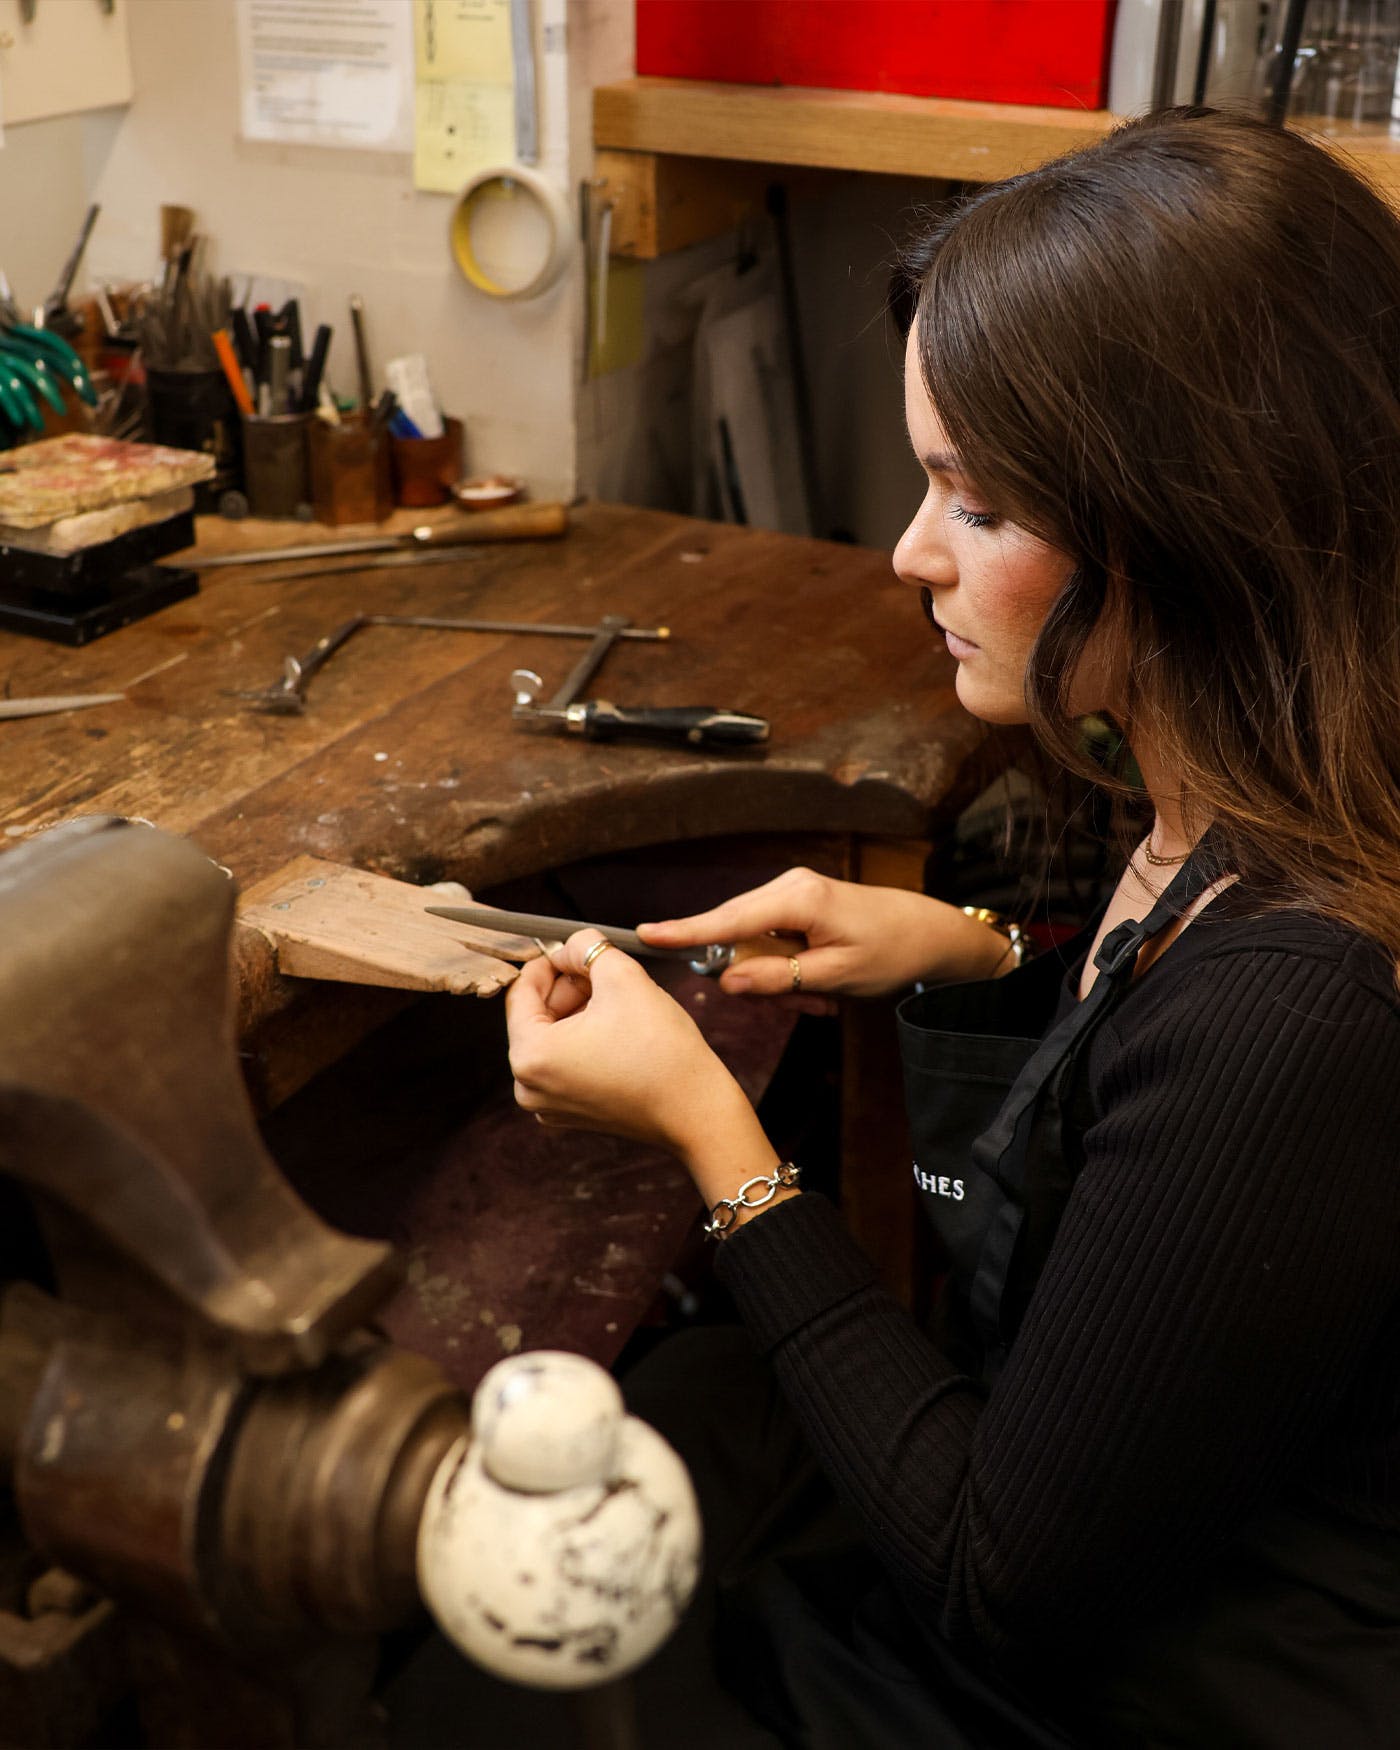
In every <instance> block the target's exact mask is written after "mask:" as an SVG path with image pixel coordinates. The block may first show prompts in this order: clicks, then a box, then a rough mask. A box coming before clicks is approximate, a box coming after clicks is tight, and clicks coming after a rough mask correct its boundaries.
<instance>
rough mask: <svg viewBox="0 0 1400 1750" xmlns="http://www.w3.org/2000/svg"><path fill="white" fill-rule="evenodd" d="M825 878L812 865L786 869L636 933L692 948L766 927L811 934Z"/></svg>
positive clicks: (665, 943) (764, 931) (758, 932)
mask: <svg viewBox="0 0 1400 1750" xmlns="http://www.w3.org/2000/svg"><path fill="white" fill-rule="evenodd" d="M827 886H828V883H827V881H826V879H825V877H823V876H821V875H818V874H816V873H815V872H814V871H813V870H811V869H789V870H787V871H786V873H784V874H782V875H779V876H778V877H777V878H776V879H775V880H773V881H768V882H765V883H764V885H763V886H762V887H755V888H753V889H752V890H751V891H750V892H748V893H740V894H737V895H736V896H735V897H734V898H733V899H727V900H725V902H724V904H723V905H717V906H715V907H713V909H712V910H710V911H702V912H696V913H695V914H694V915H693V916H691V917H685V918H667V919H664V920H662V921H659V922H657V923H653V924H640V925H638V928H637V933H638V935H640V936H641V937H642V938H643V940H644V941H647V942H649V943H651V945H652V946H653V947H656V948H693V947H696V946H697V945H699V944H700V943H703V942H738V941H742V940H743V939H744V938H745V937H748V936H762V935H766V934H767V933H768V932H769V931H770V930H783V931H786V932H787V933H789V934H804V935H805V934H808V933H810V930H811V927H812V924H813V921H814V919H815V917H816V915H817V914H818V912H819V910H820V907H821V902H822V898H823V896H824V894H825V891H826V888H827Z"/></svg>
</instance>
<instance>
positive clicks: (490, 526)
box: [181, 504, 569, 571]
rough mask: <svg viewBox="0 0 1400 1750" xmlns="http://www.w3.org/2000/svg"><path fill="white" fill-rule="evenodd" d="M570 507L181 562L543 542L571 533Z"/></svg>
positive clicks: (511, 507)
mask: <svg viewBox="0 0 1400 1750" xmlns="http://www.w3.org/2000/svg"><path fill="white" fill-rule="evenodd" d="M568 528H569V511H568V507H567V506H566V505H562V504H508V505H506V506H505V507H504V509H502V510H479V511H475V512H473V514H472V515H470V516H464V517H461V518H460V519H459V520H458V521H456V522H451V523H420V524H419V526H418V527H417V528H416V529H409V530H407V531H406V532H405V533H404V534H402V535H374V536H371V537H370V538H369V539H367V540H363V541H323V542H313V543H311V544H309V545H307V546H303V547H261V548H255V549H254V550H253V551H252V552H249V553H219V554H214V555H209V556H203V555H201V554H199V553H194V554H191V555H190V556H189V557H188V558H182V560H181V564H183V565H190V566H193V567H194V569H195V570H196V571H213V570H214V569H215V568H216V567H218V566H221V565H267V564H270V563H272V562H273V561H283V560H285V561H291V560H295V559H339V558H341V557H342V556H343V555H345V554H355V553H401V552H412V551H414V550H424V549H427V548H430V547H474V546H477V545H478V544H480V543H484V542H488V541H540V540H550V539H552V538H554V537H555V536H558V535H563V534H567V532H568Z"/></svg>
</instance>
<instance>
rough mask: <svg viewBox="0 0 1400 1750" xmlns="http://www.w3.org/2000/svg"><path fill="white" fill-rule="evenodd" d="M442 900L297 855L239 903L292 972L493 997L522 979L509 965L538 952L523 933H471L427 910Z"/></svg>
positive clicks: (243, 916)
mask: <svg viewBox="0 0 1400 1750" xmlns="http://www.w3.org/2000/svg"><path fill="white" fill-rule="evenodd" d="M445 897H446V896H445V895H444V894H442V893H440V892H434V891H433V890H432V889H430V888H425V887H415V886H414V885H413V884H412V882H409V881H394V880H392V879H391V878H390V877H389V876H387V875H374V874H372V873H371V872H370V871H369V870H368V869H350V868H347V867H346V866H345V865H344V864H343V863H330V862H327V861H325V860H324V859H323V858H321V857H294V858H293V859H292V861H291V862H290V863H285V864H283V866H282V867H281V868H280V869H278V870H277V871H276V872H275V873H274V874H272V875H269V876H268V878H267V879H266V880H265V881H260V882H258V883H257V885H256V886H254V887H250V888H249V889H248V891H247V892H246V893H245V894H244V895H243V896H242V897H241V898H240V900H239V902H238V920H239V922H240V923H243V924H247V925H248V926H249V927H250V928H252V929H255V930H257V931H258V932H259V933H260V934H261V935H262V936H263V937H265V938H266V940H267V941H268V942H269V943H270V944H271V946H272V948H273V951H274V952H275V953H276V955H277V969H278V971H279V972H282V973H285V974H286V975H287V976H288V977H290V978H319V979H326V980H329V981H330V982H332V983H338V984H375V985H385V986H388V987H389V988H391V989H394V990H423V991H432V990H436V991H447V992H449V993H450V994H452V995H454V996H477V997H491V996H495V995H496V993H497V992H498V991H501V990H504V989H505V987H506V986H507V985H508V984H510V983H511V982H512V980H513V979H514V978H515V977H516V975H517V973H518V971H519V967H518V966H517V965H512V964H511V962H512V961H522V960H533V959H535V958H536V957H537V955H538V954H539V952H540V950H539V947H538V945H537V944H536V943H535V942H533V941H530V940H529V939H527V938H526V937H524V936H513V935H509V934H506V933H505V932H503V931H498V930H481V929H474V928H472V927H471V926H469V925H467V924H456V923H453V922H452V921H451V919H449V918H438V917H432V916H430V915H429V913H428V912H426V911H425V910H424V909H423V908H424V907H425V906H427V905H431V904H432V903H433V902H434V901H441V900H442V899H443V898H445Z"/></svg>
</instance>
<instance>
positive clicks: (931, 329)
mask: <svg viewBox="0 0 1400 1750" xmlns="http://www.w3.org/2000/svg"><path fill="white" fill-rule="evenodd" d="M906 272H908V273H910V274H912V277H913V281H914V285H915V289H916V291H917V296H918V309H917V317H916V321H917V325H918V349H919V358H920V361H921V366H922V370H923V375H924V380H925V384H926V387H927V389H928V392H929V396H930V399H931V400H932V403H933V406H934V408H935V410H936V412H937V414H938V417H939V420H940V422H941V424H942V425H943V427H944V430H945V431H946V432H947V434H948V437H949V439H950V441H951V443H952V444H953V447H954V449H955V450H956V451H957V453H958V456H959V458H960V461H961V463H962V466H963V467H964V469H965V470H966V472H967V473H968V475H969V476H970V477H971V478H972V479H973V480H975V481H976V482H977V485H978V487H979V490H980V491H981V492H982V493H984V494H986V495H987V496H988V498H989V500H990V502H991V503H992V504H993V505H994V506H996V507H998V508H1000V509H1003V510H1004V511H1005V514H1007V515H1008V516H1011V517H1014V519H1015V520H1016V521H1018V522H1020V523H1021V524H1023V525H1024V526H1026V527H1028V528H1030V529H1031V530H1032V531H1033V532H1035V533H1036V534H1038V535H1040V536H1042V537H1043V538H1044V539H1046V540H1048V541H1050V542H1051V543H1052V544H1054V545H1055V546H1057V547H1059V548H1060V549H1062V550H1063V551H1064V552H1066V553H1067V554H1069V555H1070V557H1071V558H1072V559H1073V560H1074V561H1075V569H1074V572H1073V575H1072V576H1071V579H1070V581H1069V583H1068V585H1067V587H1066V588H1065V590H1064V591H1063V593H1062V594H1061V596H1060V597H1059V599H1058V601H1057V602H1056V604H1055V606H1054V608H1053V609H1052V611H1051V613H1050V616H1049V618H1048V620H1047V622H1046V625H1045V627H1044V629H1043V630H1042V632H1041V635H1040V638H1039V640H1038V642H1037V644H1036V647H1035V650H1034V652H1033V654H1032V657H1031V662H1030V665H1029V669H1028V673H1027V680H1026V687H1027V705H1028V710H1029V713H1030V718H1031V723H1032V726H1033V728H1034V729H1035V731H1036V733H1037V734H1038V736H1039V737H1040V739H1041V740H1042V742H1043V743H1045V744H1046V746H1047V747H1048V748H1049V749H1050V750H1051V751H1052V752H1054V753H1055V754H1056V755H1057V756H1058V757H1059V758H1060V759H1061V760H1063V761H1064V762H1065V763H1066V764H1067V765H1069V766H1071V767H1073V768H1076V769H1081V770H1085V769H1086V768H1085V765H1084V755H1083V751H1082V737H1081V735H1080V733H1079V728H1078V725H1077V724H1076V723H1075V721H1074V719H1073V717H1072V716H1071V714H1070V711H1069V708H1068V692H1069V686H1070V680H1071V677H1072V676H1073V674H1074V671H1075V666H1076V663H1077V662H1078V661H1079V659H1080V657H1081V655H1082V653H1083V651H1084V648H1085V644H1086V641H1087V640H1088V638H1089V636H1090V634H1091V632H1092V631H1093V630H1094V628H1095V627H1096V626H1097V625H1098V624H1099V623H1100V620H1101V619H1102V621H1103V623H1104V627H1105V629H1106V631H1107V633H1108V637H1109V642H1110V648H1111V649H1112V650H1114V651H1115V653H1116V659H1115V667H1116V668H1117V669H1118V671H1119V672H1118V676H1117V679H1118V683H1119V697H1120V699H1121V702H1122V706H1121V708H1122V711H1123V717H1124V722H1125V726H1126V727H1127V729H1128V733H1129V735H1130V736H1131V735H1132V734H1134V733H1141V734H1143V736H1144V740H1145V741H1146V740H1149V739H1150V743H1151V745H1152V747H1153V749H1154V751H1155V752H1156V753H1157V755H1158V757H1160V758H1161V759H1162V760H1163V761H1164V763H1165V764H1166V768H1167V769H1168V770H1169V771H1171V772H1173V773H1177V774H1179V775H1180V781H1181V798H1180V800H1181V802H1182V805H1183V808H1184V810H1185V814H1186V818H1187V820H1188V821H1194V822H1195V823H1196V824H1197V825H1198V826H1199V825H1201V824H1204V823H1205V822H1206V821H1211V822H1213V823H1214V828H1213V843H1215V844H1216V845H1218V847H1219V849H1220V853H1221V855H1222V856H1223V857H1224V859H1225V860H1226V863H1227V865H1228V866H1229V867H1231V868H1233V869H1235V870H1236V871H1238V872H1239V874H1240V875H1241V877H1242V878H1243V880H1244V882H1245V883H1246V884H1247V886H1248V888H1249V890H1250V891H1251V892H1252V894H1253V895H1254V896H1255V897H1256V899H1257V901H1258V903H1259V904H1261V905H1266V906H1273V905H1297V904H1303V905H1306V906H1308V907H1309V908H1311V909H1314V910H1316V911H1318V912H1321V913H1322V914H1324V915H1327V916H1331V917H1334V918H1337V919H1340V920H1343V921H1345V922H1347V923H1350V924H1352V925H1354V926H1355V927H1356V928H1358V929H1360V930H1362V931H1364V932H1366V933H1367V934H1369V935H1371V936H1372V937H1373V938H1374V939H1376V940H1377V941H1379V942H1380V943H1381V944H1382V945H1383V946H1384V947H1385V948H1386V949H1387V950H1388V951H1389V952H1390V953H1391V954H1392V955H1394V956H1396V958H1397V960H1400V220H1397V218H1396V216H1395V215H1394V214H1393V213H1392V212H1391V210H1390V209H1389V207H1387V206H1386V205H1385V203H1384V202H1383V201H1382V200H1381V199H1380V198H1379V197H1378V196H1377V195H1376V194H1375V193H1374V192H1373V191H1372V190H1371V189H1370V188H1369V187H1368V186H1367V185H1366V184H1365V183H1364V182H1363V181H1362V180H1361V179H1360V178H1359V177H1358V176H1356V175H1354V174H1352V173H1351V172H1350V171H1348V170H1347V169H1345V168H1343V166H1342V165H1341V164H1340V163H1339V162H1338V161H1337V159H1336V158H1334V157H1333V156H1332V155H1331V154H1330V153H1329V152H1328V151H1326V150H1325V149H1324V148H1322V147H1321V146H1318V145H1315V144H1313V143H1311V142H1310V141H1308V140H1307V139H1305V138H1303V137H1301V136H1300V135H1298V134H1296V133H1292V132H1286V131H1283V130H1280V129H1277V128H1272V127H1269V126H1266V125H1265V124H1264V123H1262V122H1259V121H1257V120H1255V119H1252V118H1249V117H1244V116H1230V115H1224V114H1220V113H1217V112H1213V111H1208V110H1171V111H1166V112H1162V113H1159V114H1158V115H1156V116H1153V117H1148V118H1145V119H1143V120H1141V121H1135V122H1130V123H1128V124H1126V125H1124V126H1123V127H1121V128H1119V129H1117V130H1116V131H1115V132H1114V133H1112V134H1111V135H1109V136H1108V137H1107V138H1105V139H1104V140H1103V141H1101V142H1099V143H1098V144H1096V145H1094V146H1091V147H1088V148H1086V149H1084V150H1082V151H1079V152H1075V153H1073V154H1070V155H1069V156H1067V157H1065V158H1061V159H1058V160H1056V161H1054V162H1052V163H1050V164H1047V165H1044V166H1042V167H1040V168H1039V169H1036V170H1034V171H1031V172H1029V173H1027V174H1026V175H1023V176H1020V177H1017V178H1015V179H1014V180H1012V181H1010V182H1007V183H1003V184H999V185H996V186H994V187H992V188H989V189H986V190H984V191H982V192H981V193H979V194H978V195H977V196H975V197H974V198H972V199H971V200H969V201H967V202H965V203H964V204H962V205H960V206H958V207H956V208H954V209H953V210H952V211H951V212H950V213H949V214H948V215H947V216H946V217H944V218H943V219H942V220H941V221H940V222H939V223H938V224H937V226H936V227H935V228H934V229H933V231H932V232H930V233H929V234H928V235H927V236H926V237H925V238H924V239H923V240H922V242H921V243H920V244H919V245H917V246H916V248H915V250H914V251H913V252H911V255H910V258H909V261H908V262H907V263H906ZM1087 775H1090V776H1094V775H1097V774H1095V773H1094V772H1092V771H1088V772H1087Z"/></svg>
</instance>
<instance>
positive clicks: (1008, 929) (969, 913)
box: [959, 905, 1035, 966]
mask: <svg viewBox="0 0 1400 1750" xmlns="http://www.w3.org/2000/svg"><path fill="white" fill-rule="evenodd" d="M959 909H960V910H961V911H962V914H963V916H964V917H965V918H971V919H972V920H973V922H974V923H979V924H986V926H987V928H988V929H989V930H995V931H996V933H997V934H998V935H999V936H1005V937H1006V941H1007V945H1008V946H1007V953H1009V954H1010V955H1011V960H1012V964H1013V965H1015V966H1024V965H1025V964H1026V962H1027V961H1028V960H1029V959H1030V957H1031V955H1032V954H1034V953H1035V944H1034V942H1032V941H1031V939H1030V937H1029V936H1028V935H1027V934H1026V932H1025V931H1024V930H1023V929H1022V928H1021V926H1020V924H1018V923H1014V922H1013V921H1012V920H1011V919H1010V918H1007V917H1003V916H1002V915H1001V913H1000V912H999V911H988V909H987V907H986V906H985V905H964V906H962V907H960V908H959ZM1005 958H1006V955H1005V954H1003V955H1002V959H1003V960H1004V959H1005ZM998 964H1000V962H998Z"/></svg>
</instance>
